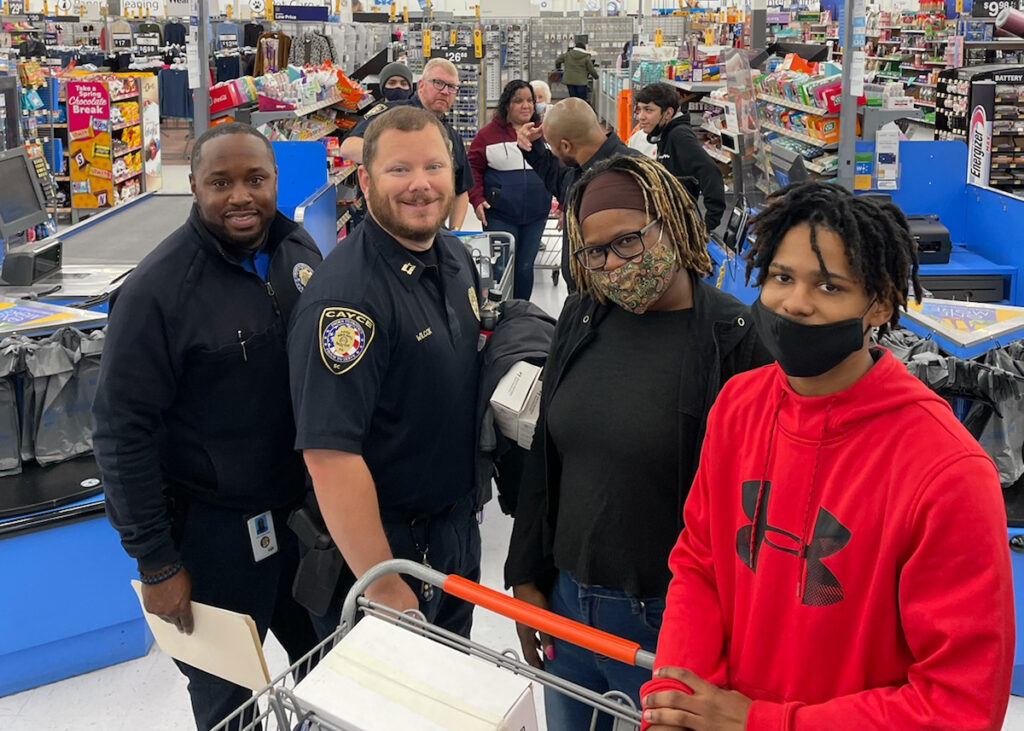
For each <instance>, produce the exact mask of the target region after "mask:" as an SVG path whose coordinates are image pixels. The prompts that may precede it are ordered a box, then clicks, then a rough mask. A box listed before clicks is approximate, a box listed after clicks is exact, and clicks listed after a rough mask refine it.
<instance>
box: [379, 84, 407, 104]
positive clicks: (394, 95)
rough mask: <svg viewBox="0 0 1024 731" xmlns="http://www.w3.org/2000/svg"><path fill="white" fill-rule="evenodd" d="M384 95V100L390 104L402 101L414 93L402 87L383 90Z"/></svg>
mask: <svg viewBox="0 0 1024 731" xmlns="http://www.w3.org/2000/svg"><path fill="white" fill-rule="evenodd" d="M382 93H383V94H384V98H385V99H387V100H388V101H389V102H396V101H401V100H403V99H408V98H409V97H411V96H412V91H410V90H409V89H403V88H402V87H400V86H396V87H393V88H391V89H383V90H382Z"/></svg>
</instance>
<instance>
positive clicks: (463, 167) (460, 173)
mask: <svg viewBox="0 0 1024 731" xmlns="http://www.w3.org/2000/svg"><path fill="white" fill-rule="evenodd" d="M402 105H409V106H412V107H419V108H420V109H423V103H422V102H421V101H420V98H419V95H418V94H415V93H413V95H412V98H410V99H399V100H397V101H393V102H387V103H386V104H378V105H377V106H375V107H373V108H372V109H370V110H369V111H368V112H367V113H366V114H365V115H363V118H362V120H361V121H360V122H359V124H357V125H356V126H355V127H353V128H352V131H351V132H349V136H350V137H358V138H360V139H362V137H363V135H365V134H366V128H367V127H368V126H369V125H370V122H372V121H373V118H374V117H376V116H377V115H378V114H380V113H382V112H386V111H387V110H388V109H391V108H392V107H397V106H402ZM441 124H443V125H444V128H445V131H446V132H448V139H450V140H451V141H452V165H453V167H454V168H455V194H456V195H462V194H463V193H465V192H467V191H468V190H469V189H470V188H472V187H473V170H472V168H470V166H469V155H467V154H466V146H465V145H464V144H463V143H462V136H461V135H459V133H458V132H457V131H456V130H455V128H454V127H452V126H451V124H449V123H448V118H447V117H441Z"/></svg>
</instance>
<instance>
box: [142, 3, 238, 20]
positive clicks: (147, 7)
mask: <svg viewBox="0 0 1024 731" xmlns="http://www.w3.org/2000/svg"><path fill="white" fill-rule="evenodd" d="M228 15H231V6H230V5H228ZM146 17H147V18H148V17H149V6H148V5H147V6H146Z"/></svg>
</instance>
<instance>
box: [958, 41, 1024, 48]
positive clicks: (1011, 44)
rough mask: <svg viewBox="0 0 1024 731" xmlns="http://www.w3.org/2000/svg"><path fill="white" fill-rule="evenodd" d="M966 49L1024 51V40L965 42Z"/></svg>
mask: <svg viewBox="0 0 1024 731" xmlns="http://www.w3.org/2000/svg"><path fill="white" fill-rule="evenodd" d="M964 46H965V47H966V48H1006V49H1009V50H1014V51H1020V50H1024V39H1022V38H1009V39H1007V40H1003V41H964Z"/></svg>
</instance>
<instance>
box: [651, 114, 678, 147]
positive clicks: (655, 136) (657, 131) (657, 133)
mask: <svg viewBox="0 0 1024 731" xmlns="http://www.w3.org/2000/svg"><path fill="white" fill-rule="evenodd" d="M672 119H674V117H669V119H668V121H662V122H659V123H658V126H657V127H655V128H654V129H652V130H651V131H650V132H648V133H647V142H648V144H651V145H656V144H658V142H660V141H661V135H662V133H663V132H664V131H665V128H666V127H668V123H669V122H671V121H672Z"/></svg>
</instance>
